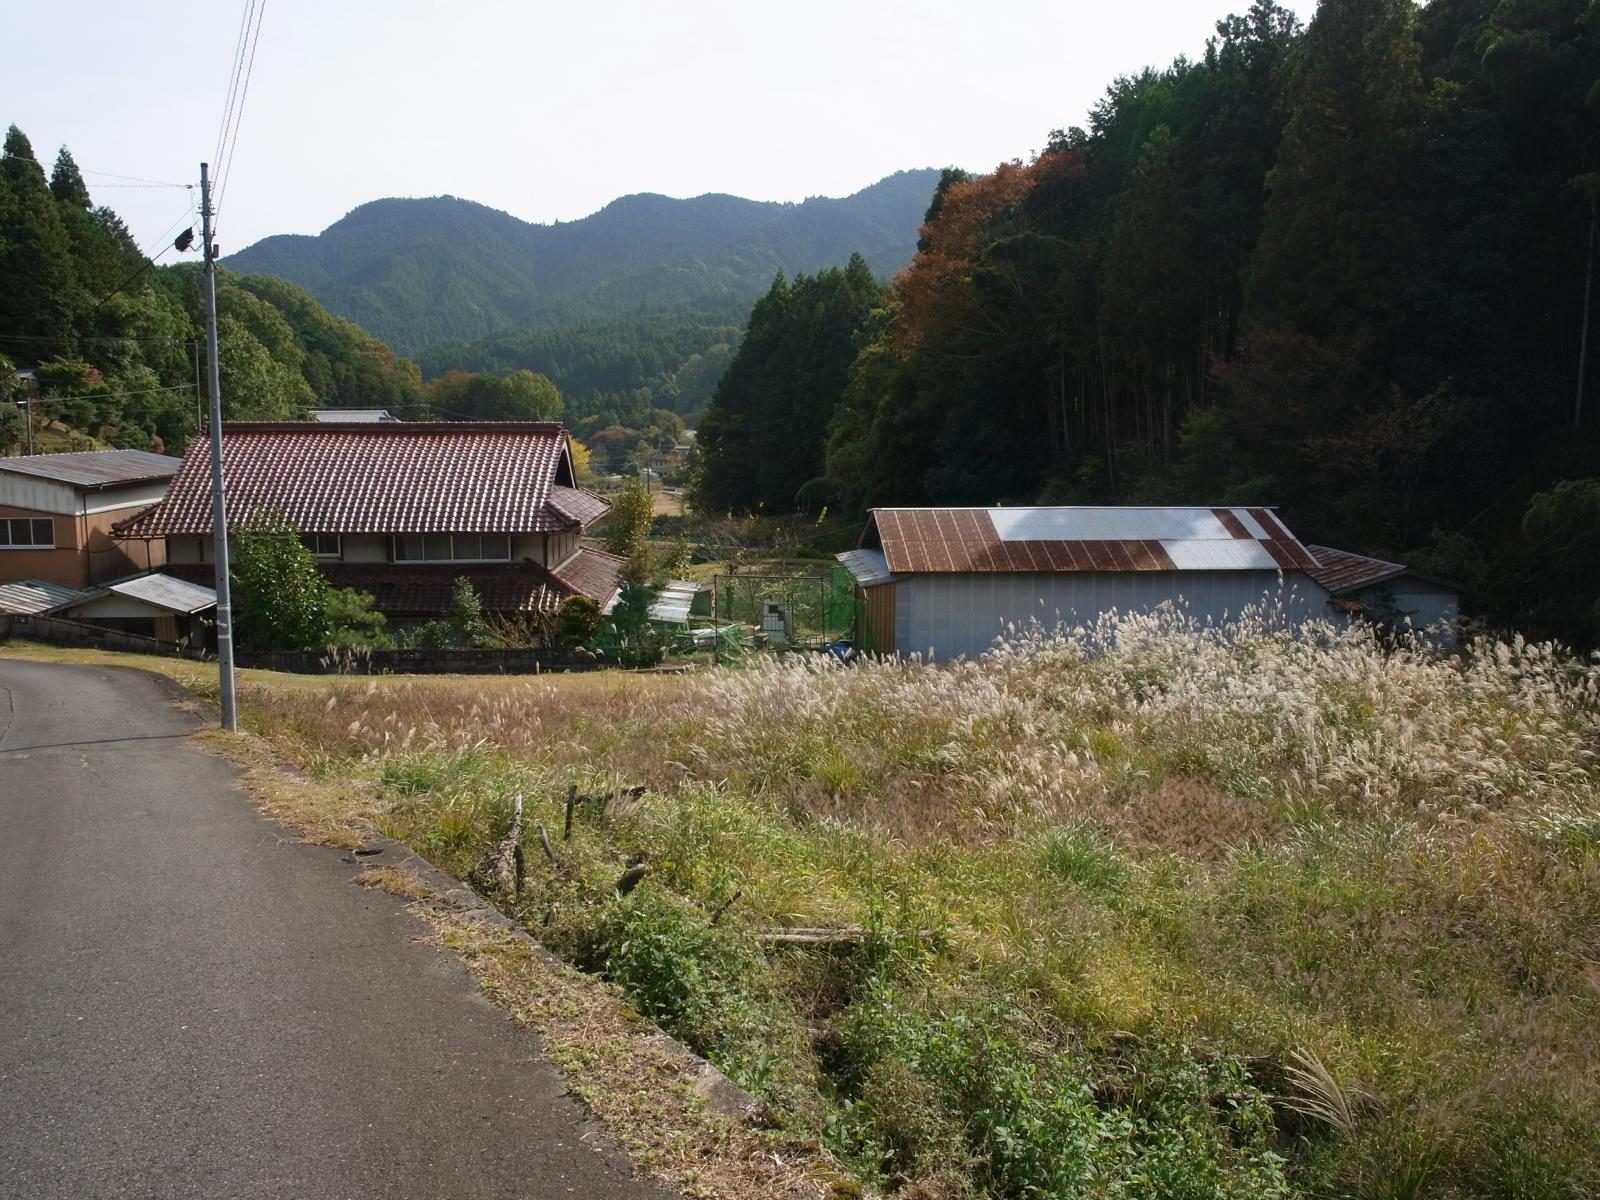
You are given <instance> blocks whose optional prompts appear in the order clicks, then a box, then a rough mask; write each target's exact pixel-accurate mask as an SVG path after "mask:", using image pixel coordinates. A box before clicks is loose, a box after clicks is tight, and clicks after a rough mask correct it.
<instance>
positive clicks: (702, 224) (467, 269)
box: [225, 170, 938, 355]
mask: <svg viewBox="0 0 1600 1200" xmlns="http://www.w3.org/2000/svg"><path fill="white" fill-rule="evenodd" d="M937 181H938V172H937V171H933V170H919V171H901V172H899V173H898V174H895V175H891V176H889V177H888V178H886V179H882V180H880V181H878V182H877V183H875V184H873V185H872V186H870V187H867V188H864V189H863V190H861V191H859V192H857V193H855V194H854V195H852V196H846V197H843V198H840V199H831V198H826V197H813V198H811V199H808V200H806V201H804V202H803V203H799V204H781V203H769V202H763V201H755V200H743V199H740V198H739V197H737V196H725V195H705V196H697V197H694V198H693V199H688V200H675V199H672V198H669V197H666V196H658V195H652V194H640V195H633V196H624V197H622V198H620V199H618V200H614V201H612V203H610V204H608V205H606V207H605V208H603V209H601V210H600V211H599V212H597V213H594V214H592V215H590V216H587V217H584V218H583V219H582V220H578V221H569V222H558V223H556V224H554V225H534V224H530V223H528V222H526V221H521V220H518V219H517V218H516V217H513V216H511V215H510V214H508V213H504V212H500V211H498V210H496V209H492V208H488V207H486V206H484V205H481V204H475V203H473V202H472V201H470V200H462V199H458V198H457V197H454V196H435V197H432V198H428V199H386V200H375V201H373V202H372V203H370V204H364V205H362V206H361V207H359V208H357V209H355V210H354V211H352V212H351V213H349V214H348V215H346V216H345V217H344V218H343V219H341V220H339V221H337V222H335V223H334V224H333V225H331V226H329V227H328V228H327V229H325V230H323V232H322V233H320V234H318V235H316V236H315V237H312V236H304V235H283V236H278V237H270V238H266V239H264V240H263V241H260V242H257V243H256V244H255V245H253V246H250V247H247V248H246V249H244V250H241V251H240V252H239V253H237V254H234V255H232V256H230V257H229V258H228V259H226V260H225V262H226V264H227V266H229V267H230V268H231V269H233V270H235V271H237V272H239V273H240V274H266V275H275V276H277V277H279V278H281V279H286V280H288V281H289V282H291V283H294V284H298V285H299V286H301V287H303V288H305V289H306V290H308V291H309V292H311V293H312V295H314V296H315V297H316V298H317V299H318V301H320V302H321V303H322V304H323V305H325V306H326V307H327V308H328V309H329V310H330V311H332V312H334V313H337V314H338V315H340V316H342V317H345V318H347V319H349V320H351V321H354V322H355V323H356V324H358V325H360V326H361V327H362V328H363V329H366V330H368V331H370V332H371V333H373V334H374V335H376V336H377V337H379V338H381V339H382V340H383V341H385V342H386V343H388V344H389V345H390V346H393V347H394V348H395V350H396V351H398V352H399V353H401V354H406V355H416V354H418V353H419V352H421V351H423V350H425V349H429V348H431V347H435V346H439V345H441V344H444V343H464V342H475V341H478V340H480V339H484V338H487V337H489V336H490V335H493V334H496V333H501V332H506V331H517V332H525V331H528V330H538V329H551V328H558V327H562V326H565V325H569V324H572V323H575V322H580V321H588V322H593V321H604V320H607V319H609V318H614V317H617V316H622V315H632V314H636V313H642V312H655V313H660V312H668V311H670V312H674V313H678V314H691V313H692V314H694V315H696V316H701V317H710V318H716V319H718V320H719V321H720V320H725V319H728V318H733V319H739V318H742V317H743V315H744V313H745V311H746V310H747V309H748V307H749V305H750V304H751V303H752V302H753V301H754V300H755V298H756V297H757V296H759V295H761V294H762V293H763V292H764V291H765V290H766V288H767V287H768V285H770V284H771V282H772V277H773V275H774V274H776V273H777V272H778V271H784V272H786V273H788V274H793V273H795V272H801V271H805V272H810V271H816V270H819V269H821V268H823V267H828V266H836V265H839V264H841V263H843V262H844V261H845V260H846V259H848V258H849V256H850V255H851V253H852V252H859V253H860V254H861V255H862V257H863V258H865V259H866V261H867V263H868V265H870V266H871V267H872V268H873V270H874V271H875V272H877V273H878V274H879V275H880V276H884V277H887V276H889V275H892V274H893V273H894V272H895V271H897V270H899V269H900V268H901V267H902V266H904V265H905V264H906V263H907V262H908V261H909V260H910V258H911V255H912V253H913V252H914V251H915V249H916V239H917V230H918V227H919V226H920V225H921V223H922V218H923V215H924V213H925V212H926V210H927V207H928V201H929V199H930V198H931V197H932V195H933V189H934V185H935V184H936V183H937Z"/></svg>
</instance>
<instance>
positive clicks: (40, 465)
mask: <svg viewBox="0 0 1600 1200" xmlns="http://www.w3.org/2000/svg"><path fill="white" fill-rule="evenodd" d="M182 465H183V459H181V458H173V457H172V456H171V455H167V454H151V453H150V452H149V451H148V450H74V451H71V452H69V453H66V454H19V455H15V456H12V457H8V458H0V471H9V472H11V473H12V474H13V475H33V476H35V477H37V478H39V479H49V480H53V481H54V482H56V483H65V484H70V485H71V486H72V487H75V488H84V489H87V490H91V491H92V490H97V489H99V488H106V487H117V486H118V485H120V484H124V483H148V482H153V481H155V480H158V479H170V478H171V477H172V476H173V475H175V474H176V473H177V471H178V468H179V467H181V466H182Z"/></svg>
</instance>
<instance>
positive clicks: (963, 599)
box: [895, 571, 1331, 659]
mask: <svg viewBox="0 0 1600 1200" xmlns="http://www.w3.org/2000/svg"><path fill="white" fill-rule="evenodd" d="M1327 597H1328V594H1327V592H1325V591H1324V590H1323V589H1322V588H1321V587H1319V586H1317V585H1316V584H1315V583H1313V582H1312V581H1311V580H1309V579H1307V578H1306V577H1305V576H1304V575H1301V574H1300V573H1299V572H1289V573H1287V575H1285V576H1281V577H1280V576H1279V574H1278V573H1277V572H1276V571H1129V572H1121V573H1103V574H1102V573H1076V572H1074V573H1061V574H973V575H904V576H901V577H900V579H899V582H898V584H897V585H896V589H895V649H896V651H897V652H898V653H900V654H902V655H909V654H922V655H930V654H931V656H932V657H933V658H937V659H949V658H956V657H959V656H962V655H965V656H967V657H973V656H976V655H979V654H982V653H983V652H984V651H986V650H990V649H992V648H993V647H994V640H995V638H996V637H998V636H999V635H1000V633H1001V632H1002V630H1003V629H1004V628H1005V626H1006V625H1007V624H1008V623H1009V624H1015V625H1016V626H1017V627H1019V628H1021V627H1023V626H1025V625H1026V624H1027V623H1028V621H1029V619H1030V618H1038V620H1039V621H1040V622H1041V623H1042V624H1044V625H1046V626H1054V625H1055V624H1056V623H1057V622H1066V623H1067V624H1069V625H1072V624H1084V625H1087V624H1089V623H1091V622H1093V621H1094V620H1096V619H1097V618H1098V617H1099V616H1100V615H1101V614H1102V613H1104V612H1107V611H1110V610H1112V609H1115V610H1117V611H1118V612H1137V611H1149V610H1150V609H1152V608H1155V607H1156V606H1157V605H1160V604H1162V603H1164V602H1166V601H1168V600H1174V601H1176V600H1180V599H1181V600H1182V601H1183V602H1184V606H1185V610H1186V611H1187V612H1188V613H1189V614H1190V615H1192V616H1194V617H1196V618H1199V619H1202V620H1204V619H1206V618H1210V619H1211V620H1213V621H1219V622H1220V621H1222V620H1224V619H1226V618H1228V617H1236V616H1238V614H1239V613H1240V611H1241V610H1243V609H1244V608H1246V607H1248V606H1249V605H1251V604H1259V603H1261V602H1263V601H1269V600H1270V601H1272V602H1277V601H1279V600H1281V601H1282V602H1283V603H1284V605H1285V607H1286V608H1287V609H1288V610H1289V611H1290V613H1291V614H1294V615H1295V616H1296V617H1297V618H1298V619H1300V620H1305V619H1307V618H1313V617H1326V616H1330V615H1331V614H1330V613H1329V611H1328V608H1327Z"/></svg>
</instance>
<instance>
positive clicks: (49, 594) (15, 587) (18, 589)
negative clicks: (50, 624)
mask: <svg viewBox="0 0 1600 1200" xmlns="http://www.w3.org/2000/svg"><path fill="white" fill-rule="evenodd" d="M88 594H89V593H88V592H84V591H79V590H78V589H77V588H69V587H63V586H62V585H61V584H59V583H51V582H49V581H48V580H45V579H18V580H16V581H15V582H13V583H0V613H14V614H16V615H17V616H26V615H28V614H29V613H42V612H44V611H45V610H47V609H51V608H56V607H57V606H59V605H62V604H67V603H70V602H71V601H73V600H79V599H82V598H83V597H84V596H87V595H88Z"/></svg>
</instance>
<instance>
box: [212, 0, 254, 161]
mask: <svg viewBox="0 0 1600 1200" xmlns="http://www.w3.org/2000/svg"><path fill="white" fill-rule="evenodd" d="M254 10H255V0H249V3H247V4H246V5H245V10H244V13H243V14H242V15H241V16H240V19H239V33H238V35H237V36H236V37H235V38H234V43H233V63H232V66H231V67H230V68H229V73H228V99H227V102H226V103H225V104H224V105H223V108H222V124H220V125H219V126H217V148H216V152H215V153H214V154H213V155H212V156H211V161H212V162H214V163H216V164H217V167H218V169H221V167H222V147H223V145H224V144H225V143H226V142H227V140H228V122H230V121H231V120H232V119H233V104H234V100H235V99H236V98H237V97H238V95H239V72H240V69H241V68H242V66H243V65H244V43H245V33H246V31H247V30H248V29H249V28H250V14H251V13H252V12H253V11H254Z"/></svg>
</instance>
